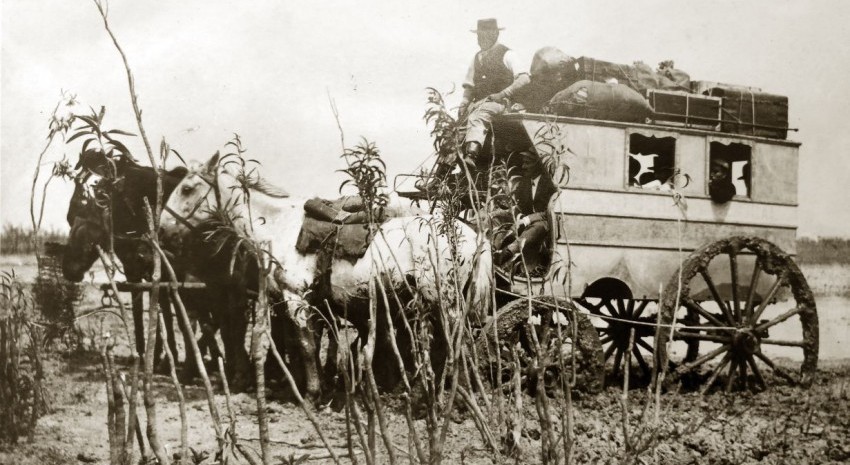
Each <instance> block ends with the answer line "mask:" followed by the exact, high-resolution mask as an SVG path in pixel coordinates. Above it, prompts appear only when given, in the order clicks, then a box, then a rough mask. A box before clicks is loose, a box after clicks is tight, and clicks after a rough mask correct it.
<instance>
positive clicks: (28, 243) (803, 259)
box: [0, 224, 850, 264]
mask: <svg viewBox="0 0 850 465" xmlns="http://www.w3.org/2000/svg"><path fill="white" fill-rule="evenodd" d="M67 241H68V233H66V232H60V231H55V230H52V231H43V232H42V233H41V243H42V244H43V243H45V242H61V243H65V242H67ZM34 252H35V250H34V249H33V242H32V230H31V229H29V228H23V227H19V226H11V225H8V224H7V225H5V226H3V233H2V235H0V253H1V254H3V255H12V254H31V253H34ZM797 261H798V262H799V263H847V264H850V239H845V238H839V237H822V238H819V239H809V238H803V239H798V240H797Z"/></svg>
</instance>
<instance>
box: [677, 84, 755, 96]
mask: <svg viewBox="0 0 850 465" xmlns="http://www.w3.org/2000/svg"><path fill="white" fill-rule="evenodd" d="M715 87H717V88H720V89H735V90H743V91H750V92H761V88H760V87H752V86H740V85H737V84H724V83H722V82H715V81H691V92H693V93H694V94H703V95H708V94H709V91H710V90H711V89H713V88H715Z"/></svg>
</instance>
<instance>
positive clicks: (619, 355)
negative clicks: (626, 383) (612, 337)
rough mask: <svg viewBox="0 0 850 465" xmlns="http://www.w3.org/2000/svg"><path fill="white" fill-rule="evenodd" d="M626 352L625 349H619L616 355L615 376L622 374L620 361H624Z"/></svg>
mask: <svg viewBox="0 0 850 465" xmlns="http://www.w3.org/2000/svg"><path fill="white" fill-rule="evenodd" d="M624 352H625V350H620V349H618V350H617V355H616V356H614V377H615V378H616V377H617V376H619V375H620V363H622V361H623V353H624Z"/></svg>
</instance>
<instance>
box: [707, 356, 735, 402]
mask: <svg viewBox="0 0 850 465" xmlns="http://www.w3.org/2000/svg"><path fill="white" fill-rule="evenodd" d="M731 359H732V353H731V352H726V355H724V356H723V358H722V359H720V363H719V364H718V365H717V366H716V367H714V370H713V371H712V373H711V376H710V377H709V378H708V383H707V384H706V385H705V386H703V388H702V391H701V393H702V394H705V393H706V392H708V390H709V389H710V388H711V386H712V385H713V384H714V382H715V381H716V380H717V375H719V374H720V372H721V371H723V368H724V367H726V364H727V363H729V361H730V360H731Z"/></svg>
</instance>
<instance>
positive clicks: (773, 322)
mask: <svg viewBox="0 0 850 465" xmlns="http://www.w3.org/2000/svg"><path fill="white" fill-rule="evenodd" d="M802 311H803V308H801V307H799V306H797V307H794V308H792V309H791V310H788V311H787V312H785V313H783V314H782V315H779V316H778V317H776V318H774V319H772V320H770V321H768V322H766V323H762V324H760V325H758V326H756V327H755V332H757V333H758V332H760V331H764V330H765V329H768V328H770V327H771V326H775V325H778V324H779V323H782V322H783V321H785V320H787V319H788V318H791V317H792V316H794V315H796V314H798V313H800V312H802Z"/></svg>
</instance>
